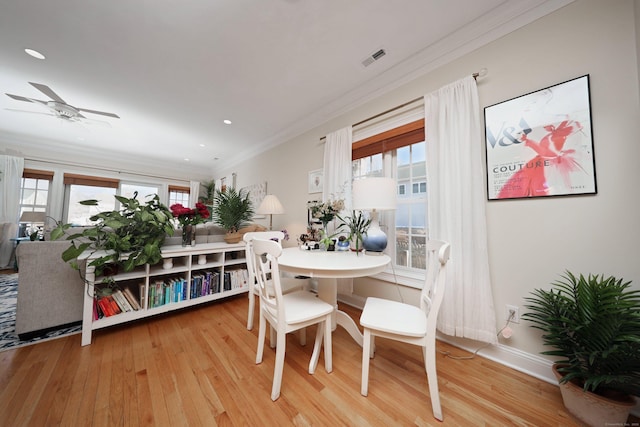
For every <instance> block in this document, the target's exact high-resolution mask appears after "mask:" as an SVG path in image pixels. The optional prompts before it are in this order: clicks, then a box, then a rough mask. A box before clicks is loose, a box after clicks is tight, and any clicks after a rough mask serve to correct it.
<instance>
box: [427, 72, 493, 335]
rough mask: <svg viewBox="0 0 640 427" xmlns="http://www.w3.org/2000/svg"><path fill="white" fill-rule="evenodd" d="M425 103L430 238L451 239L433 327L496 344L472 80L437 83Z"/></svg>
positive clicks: (478, 126)
mask: <svg viewBox="0 0 640 427" xmlns="http://www.w3.org/2000/svg"><path fill="white" fill-rule="evenodd" d="M424 105H425V134H426V135H425V136H426V141H427V185H428V189H427V191H428V193H427V194H428V207H427V210H428V215H429V237H430V238H433V239H442V240H446V241H448V242H450V243H451V261H450V262H449V265H448V268H447V270H448V276H447V289H446V291H445V296H444V302H443V303H442V306H441V308H440V314H439V317H438V329H439V330H440V331H441V332H443V333H445V334H447V335H452V336H458V337H464V338H470V339H474V340H479V341H483V342H487V343H492V344H495V343H497V337H496V326H495V319H496V317H495V312H494V307H493V297H492V293H491V280H490V274H489V257H488V253H487V251H488V248H487V225H486V215H485V199H484V194H485V188H484V181H483V169H482V150H481V148H482V139H481V129H480V106H479V102H478V90H477V86H476V82H475V80H474V79H473V77H471V76H469V77H467V78H464V79H461V80H459V81H456V82H454V83H452V84H450V85H447V86H445V87H442V88H441V89H439V90H437V91H435V92H432V93H430V94H428V95H425V98H424Z"/></svg>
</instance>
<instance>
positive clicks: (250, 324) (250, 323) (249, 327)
mask: <svg viewBox="0 0 640 427" xmlns="http://www.w3.org/2000/svg"><path fill="white" fill-rule="evenodd" d="M247 293H248V294H249V313H248V314H247V330H249V331H250V330H252V329H253V312H254V310H255V306H256V296H255V294H254V293H253V289H250V290H249V292H247Z"/></svg>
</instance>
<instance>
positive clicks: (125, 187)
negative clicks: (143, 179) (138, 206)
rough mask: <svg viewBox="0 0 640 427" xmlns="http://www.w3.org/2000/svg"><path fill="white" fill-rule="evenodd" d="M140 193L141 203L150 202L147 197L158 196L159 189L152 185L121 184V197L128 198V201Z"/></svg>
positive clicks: (139, 199)
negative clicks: (136, 193)
mask: <svg viewBox="0 0 640 427" xmlns="http://www.w3.org/2000/svg"><path fill="white" fill-rule="evenodd" d="M136 191H137V192H138V197H137V199H136V200H138V201H139V202H141V203H144V202H146V201H147V200H149V198H148V197H147V196H149V195H153V194H158V187H156V186H151V185H143V184H131V183H121V184H120V195H121V196H123V197H126V198H127V199H131V198H133V195H134V193H135V192H136Z"/></svg>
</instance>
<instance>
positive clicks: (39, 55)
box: [24, 48, 44, 59]
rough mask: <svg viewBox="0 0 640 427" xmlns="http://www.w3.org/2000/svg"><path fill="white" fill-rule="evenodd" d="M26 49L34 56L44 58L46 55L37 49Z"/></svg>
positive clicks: (28, 53)
mask: <svg viewBox="0 0 640 427" xmlns="http://www.w3.org/2000/svg"><path fill="white" fill-rule="evenodd" d="M24 51H25V52H26V53H27V55H31V56H33V57H34V58H38V59H44V55H43V54H41V53H40V52H38V51H37V50H33V49H28V48H27V49H25V50H24Z"/></svg>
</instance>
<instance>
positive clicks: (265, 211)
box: [256, 194, 284, 215]
mask: <svg viewBox="0 0 640 427" xmlns="http://www.w3.org/2000/svg"><path fill="white" fill-rule="evenodd" d="M256 213H257V214H259V215H270V214H271V215H277V214H283V213H284V208H283V207H282V203H280V200H278V198H277V197H276V196H274V195H273V194H267V195H266V196H265V198H264V199H262V203H260V207H258V210H257V211H256Z"/></svg>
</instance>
